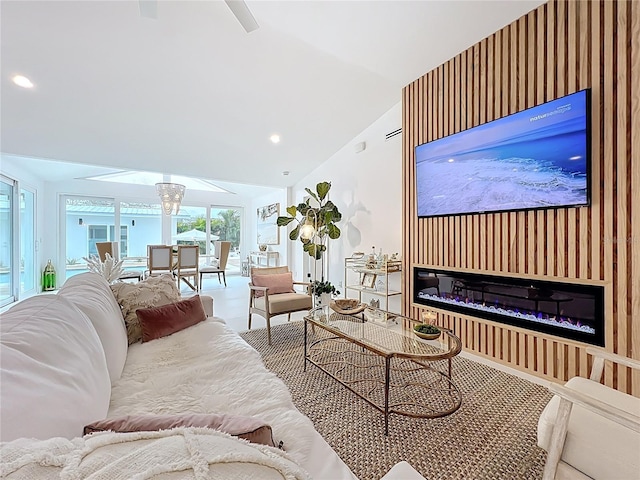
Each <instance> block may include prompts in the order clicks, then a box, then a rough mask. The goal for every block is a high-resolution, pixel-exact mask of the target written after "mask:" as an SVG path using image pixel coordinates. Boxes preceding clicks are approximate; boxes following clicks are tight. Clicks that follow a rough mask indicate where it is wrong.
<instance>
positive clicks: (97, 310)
mask: <svg viewBox="0 0 640 480" xmlns="http://www.w3.org/2000/svg"><path fill="white" fill-rule="evenodd" d="M58 295H62V296H63V297H65V298H66V299H67V300H69V301H71V302H72V303H73V304H74V305H75V306H76V307H78V308H79V309H80V310H82V311H83V312H84V314H85V315H86V316H87V317H89V320H91V323H92V324H93V327H94V328H95V329H96V332H98V336H99V337H100V342H101V343H102V347H103V348H104V355H105V357H106V359H107V368H108V369H109V378H111V382H112V383H113V382H115V381H116V380H118V379H119V378H120V375H122V369H123V368H124V362H125V361H126V360H127V349H128V346H129V344H128V342H127V329H126V327H125V326H124V319H123V318H122V312H121V311H120V305H118V302H116V297H114V295H113V292H111V289H110V288H109V283H108V282H107V281H106V280H105V278H104V277H103V276H102V275H98V274H97V273H82V274H80V275H74V276H73V277H71V278H69V279H68V280H67V281H66V282H65V283H64V285H63V286H62V288H61V289H60V292H59V293H58Z"/></svg>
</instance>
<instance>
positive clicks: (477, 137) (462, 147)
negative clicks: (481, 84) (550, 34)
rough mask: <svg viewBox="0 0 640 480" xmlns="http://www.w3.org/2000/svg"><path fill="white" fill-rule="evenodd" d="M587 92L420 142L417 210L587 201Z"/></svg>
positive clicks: (424, 213) (453, 211)
mask: <svg viewBox="0 0 640 480" xmlns="http://www.w3.org/2000/svg"><path fill="white" fill-rule="evenodd" d="M589 94H590V90H588V89H586V90H581V91H579V92H576V93H572V94H571V95H567V96H564V97H561V98H558V99H556V100H552V101H550V102H546V103H543V104H542V105H538V106H536V107H532V108H529V109H527V110H523V111H521V112H518V113H514V114H512V115H509V116H507V117H503V118H499V119H497V120H494V121H492V122H488V123H485V124H483V125H478V126H477V127H473V128H470V129H468V130H465V131H463V132H459V133H456V134H454V135H449V136H448V137H444V138H441V139H438V140H434V141H432V142H429V143H425V144H423V145H419V146H417V147H416V149H415V158H416V195H417V208H418V216H419V217H433V216H440V215H458V214H465V213H484V212H501V211H509V210H525V209H526V210H528V209H537V208H554V207H570V206H572V207H574V206H583V205H589V200H590V195H589V194H590V181H589V169H590V168H589V167H590V131H589V130H590V123H591V122H590V97H589Z"/></svg>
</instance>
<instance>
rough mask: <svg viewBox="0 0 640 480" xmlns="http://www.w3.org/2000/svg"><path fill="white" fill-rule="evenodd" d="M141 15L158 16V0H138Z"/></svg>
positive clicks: (154, 17)
mask: <svg viewBox="0 0 640 480" xmlns="http://www.w3.org/2000/svg"><path fill="white" fill-rule="evenodd" d="M138 6H139V7H140V15H141V16H143V17H146V18H153V19H157V18H158V0H138Z"/></svg>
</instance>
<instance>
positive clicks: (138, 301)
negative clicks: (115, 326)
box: [111, 274, 180, 345]
mask: <svg viewBox="0 0 640 480" xmlns="http://www.w3.org/2000/svg"><path fill="white" fill-rule="evenodd" d="M111 290H112V291H113V294H114V295H115V297H116V300H117V302H118V303H119V304H120V307H121V308H122V315H123V316H124V323H125V325H126V327H127V337H128V338H129V345H131V344H132V343H136V342H139V341H140V340H142V329H141V327H140V322H139V321H138V317H137V315H136V310H137V309H138V308H149V307H160V306H162V305H166V304H168V303H175V302H178V301H180V290H178V287H177V285H176V282H175V280H174V279H173V277H172V276H171V275H168V274H167V275H160V276H158V277H149V278H147V279H146V280H143V281H142V282H138V283H135V284H134V283H125V282H120V283H115V284H113V285H111Z"/></svg>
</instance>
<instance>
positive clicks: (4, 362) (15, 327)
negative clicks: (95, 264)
mask: <svg viewBox="0 0 640 480" xmlns="http://www.w3.org/2000/svg"><path fill="white" fill-rule="evenodd" d="M203 304H204V306H205V311H206V310H207V309H208V310H209V313H212V308H211V299H204V300H203ZM0 327H1V331H0V333H1V338H0V340H1V342H2V344H1V349H0V354H1V358H0V361H1V368H2V371H1V378H0V382H1V385H2V389H1V392H0V394H1V398H0V402H1V406H2V408H1V413H0V436H1V440H2V444H1V452H0V453H1V462H0V468H1V470H0V476H2V477H3V478H4V477H6V478H45V479H46V478H60V476H61V475H62V473H63V472H64V474H65V475H66V476H65V478H92V477H91V475H94V474H96V472H100V475H101V476H100V478H112V479H117V478H153V477H154V476H155V475H162V478H168V479H170V478H261V479H263V478H264V479H269V478H283V477H284V478H316V479H331V480H337V479H353V478H355V477H354V476H353V474H352V473H351V471H350V470H349V468H348V467H347V466H346V465H345V464H344V463H343V462H342V461H341V460H340V458H339V457H338V456H337V455H336V453H335V452H334V451H333V450H332V449H331V447H330V446H329V445H328V444H327V443H326V442H325V441H324V439H323V438H322V437H321V436H320V434H318V433H317V432H316V431H315V429H314V428H313V425H312V423H311V421H310V420H309V419H308V418H307V417H305V416H304V415H303V414H301V413H300V412H299V411H298V410H297V409H296V408H295V406H294V405H293V403H292V400H291V396H290V393H289V391H288V389H287V387H286V386H285V385H284V383H283V382H282V381H281V380H280V379H278V378H277V377H276V376H275V375H274V374H273V373H271V372H270V371H268V370H267V369H266V368H265V367H264V364H263V362H262V360H261V357H260V355H259V353H258V352H257V351H256V350H254V349H253V348H251V347H250V346H249V345H248V344H247V343H246V342H244V340H242V338H241V337H240V336H239V335H237V334H236V333H235V332H233V331H232V330H231V329H230V328H229V327H228V326H227V325H226V324H225V323H224V321H222V320H220V319H217V318H215V317H209V318H207V319H206V320H205V321H202V322H200V323H197V324H196V325H194V326H191V327H188V328H185V329H183V330H180V331H178V332H176V333H173V334H171V335H169V336H165V337H163V338H159V339H157V340H152V341H149V342H145V343H135V344H132V345H129V346H128V345H127V335H126V329H125V326H124V323H123V316H122V313H121V311H120V308H119V305H118V303H117V301H116V299H115V297H114V295H113V293H112V291H111V289H110V287H109V285H108V284H107V282H106V281H105V280H104V279H103V278H102V277H101V276H99V275H96V274H92V273H86V274H81V275H77V276H75V277H72V278H70V279H69V280H68V281H67V282H66V283H65V285H64V286H63V288H62V289H61V290H60V292H59V293H58V294H55V295H38V296H36V297H32V298H30V299H27V300H25V301H23V302H20V303H19V304H17V305H15V306H14V307H13V308H11V309H10V310H8V311H7V312H6V313H4V314H3V315H2V318H1V320H0ZM186 413H195V414H226V415H242V416H250V417H253V418H255V419H259V420H261V421H262V422H265V423H266V424H268V425H270V426H271V428H272V432H273V439H274V440H275V444H276V445H278V444H279V443H280V442H282V445H283V448H284V452H283V450H281V449H278V448H276V447H271V446H265V445H258V444H254V443H249V442H248V441H246V440H242V439H238V438H236V437H233V436H230V435H227V434H226V433H220V432H217V431H213V430H210V429H203V428H196V427H183V428H176V429H173V430H162V431H159V432H132V433H112V432H99V433H93V434H91V435H86V436H84V437H83V436H82V434H83V427H84V426H85V425H87V424H89V423H91V422H95V421H97V420H101V419H104V418H107V417H109V418H111V417H118V416H124V415H165V416H166V415H179V414H186ZM96 475H97V474H96ZM216 475H217V476H216Z"/></svg>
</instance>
